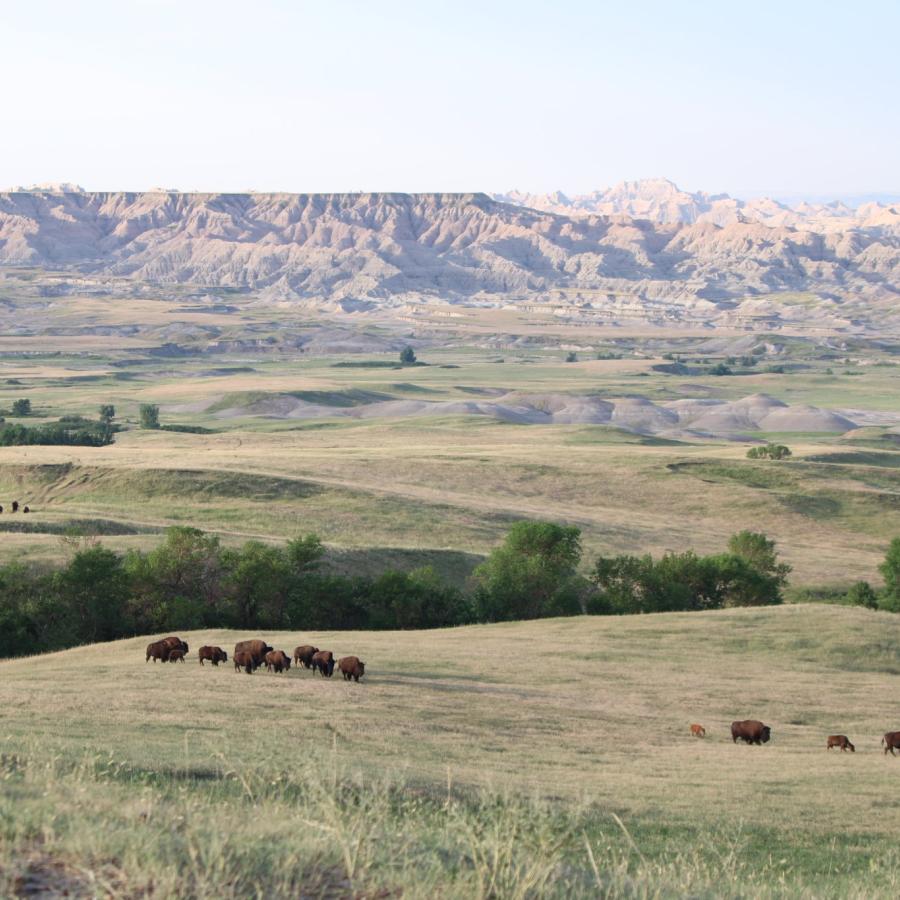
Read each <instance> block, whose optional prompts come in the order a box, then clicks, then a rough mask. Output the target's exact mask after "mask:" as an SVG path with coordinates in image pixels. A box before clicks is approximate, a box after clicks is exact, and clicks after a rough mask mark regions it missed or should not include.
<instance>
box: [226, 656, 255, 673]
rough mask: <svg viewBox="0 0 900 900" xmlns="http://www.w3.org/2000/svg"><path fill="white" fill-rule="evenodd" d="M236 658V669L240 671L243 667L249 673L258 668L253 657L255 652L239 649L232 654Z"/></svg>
mask: <svg viewBox="0 0 900 900" xmlns="http://www.w3.org/2000/svg"><path fill="white" fill-rule="evenodd" d="M232 659H233V660H234V671H235V672H239V671H240V670H241V669H243V670H244V671H245V672H246V673H247V674H248V675H252V674H253V670H254V669H255V668H256V664H255V660H254V659H253V654H252V653H251V652H250V651H249V650H238V651H237V653H235V654H234V655H233V656H232Z"/></svg>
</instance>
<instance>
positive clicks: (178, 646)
mask: <svg viewBox="0 0 900 900" xmlns="http://www.w3.org/2000/svg"><path fill="white" fill-rule="evenodd" d="M160 643H161V644H165V645H166V646H167V647H169V648H171V649H172V650H184V652H185V653H187V652H188V645H187V641H183V640H182V639H181V638H180V637H176V636H175V635H174V634H172V635H169V637H166V638H163V639H162V640H161V641H160Z"/></svg>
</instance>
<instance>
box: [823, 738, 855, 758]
mask: <svg viewBox="0 0 900 900" xmlns="http://www.w3.org/2000/svg"><path fill="white" fill-rule="evenodd" d="M832 747H840V748H841V753H844V752H845V751H847V750H849V751H850V752H851V753H856V747H854V746H853V744H851V743H850V738H848V737H847V735H846V734H831V735H829V736H828V743H827V744H826V745H825V749H826V750H830V749H831V748H832Z"/></svg>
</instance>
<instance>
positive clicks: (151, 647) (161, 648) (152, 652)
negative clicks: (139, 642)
mask: <svg viewBox="0 0 900 900" xmlns="http://www.w3.org/2000/svg"><path fill="white" fill-rule="evenodd" d="M171 650H172V648H171V647H170V646H169V645H168V644H167V643H166V642H165V641H154V642H153V643H152V644H147V659H145V660H144V662H149V661H150V660H151V659H152V660H153V662H156V661H157V660H159V661H160V662H168V659H169V652H170V651H171Z"/></svg>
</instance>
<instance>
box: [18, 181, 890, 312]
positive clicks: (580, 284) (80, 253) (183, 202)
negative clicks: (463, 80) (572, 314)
mask: <svg viewBox="0 0 900 900" xmlns="http://www.w3.org/2000/svg"><path fill="white" fill-rule="evenodd" d="M704 196H706V195H704ZM660 202H661V201H660ZM698 202H699V201H698ZM704 202H708V203H710V204H713V205H715V203H719V202H720V200H718V199H716V198H708V200H706V201H704ZM721 202H725V201H721ZM666 204H668V205H666ZM666 204H663V206H664V207H665V208H663V206H660V204H657V205H656V206H654V207H653V208H652V209H646V210H645V209H644V208H643V207H635V209H634V212H636V213H638V214H640V215H643V214H644V213H646V214H648V215H650V214H652V215H655V216H657V217H658V218H660V219H671V218H673V217H677V216H682V217H683V218H688V219H690V218H691V217H693V218H694V219H695V220H694V221H690V222H684V221H680V220H679V221H668V220H667V221H657V222H653V221H649V220H646V219H643V218H633V217H631V216H625V215H620V214H616V215H595V214H593V212H589V213H588V214H578V215H560V214H558V213H557V212H548V211H541V210H536V209H532V208H529V207H524V206H515V205H512V204H510V203H502V202H498V201H496V200H492V199H491V198H489V197H487V196H486V195H484V194H412V195H411V194H299V195H298V194H179V193H167V192H146V193H85V192H79V191H74V190H73V191H50V190H36V191H19V192H6V193H0V266H29V267H43V268H47V269H71V270H75V271H77V272H79V273H82V274H85V273H87V274H90V273H95V274H98V275H103V276H119V277H123V278H127V279H130V280H133V281H134V282H150V283H156V284H181V283H191V284H196V285H208V286H234V287H239V288H248V289H252V290H254V291H256V292H259V293H260V296H262V297H263V298H264V299H267V300H271V301H286V302H296V301H298V300H303V301H308V300H311V299H317V300H327V301H329V302H332V303H333V304H334V305H335V308H336V309H338V308H339V309H342V310H345V311H348V310H349V311H364V310H367V309H370V308H373V307H372V303H373V302H374V306H375V308H377V307H381V306H384V305H391V304H396V305H399V304H401V303H404V302H406V301H408V300H410V299H419V300H420V299H428V298H440V299H442V300H449V301H450V302H457V301H461V300H462V301H466V302H476V303H480V304H483V305H502V304H504V303H508V302H511V301H512V302H520V301H523V300H527V299H528V298H531V297H538V298H542V301H548V300H552V301H553V302H562V303H567V304H570V305H574V306H581V307H583V308H604V307H606V306H609V305H611V304H612V305H614V304H616V303H619V302H621V301H622V298H623V297H625V298H628V302H633V303H636V304H638V305H639V306H640V305H641V304H649V305H650V306H651V307H652V305H653V304H654V303H657V304H658V307H657V309H656V312H655V313H654V314H655V315H658V316H659V317H661V318H663V319H664V318H666V317H667V316H669V315H670V312H671V310H672V309H674V308H681V309H689V310H690V311H691V314H692V315H693V316H694V317H695V318H696V319H698V320H702V321H706V320H710V319H714V318H715V317H716V316H717V315H719V314H720V313H727V312H728V311H729V310H731V309H733V308H734V307H735V305H736V303H738V302H744V301H746V299H747V298H748V297H750V298H753V297H757V298H759V297H760V295H777V294H778V293H780V292H806V293H809V294H812V295H815V296H812V297H811V298H808V299H807V300H802V301H801V302H800V303H799V304H797V305H795V307H794V313H793V314H795V315H796V316H800V317H803V316H807V317H808V316H810V300H811V301H812V302H813V303H814V305H815V304H816V303H821V304H824V307H825V313H827V315H829V316H832V317H833V318H834V319H835V322H837V323H838V325H840V326H842V327H850V326H851V325H852V324H853V320H854V317H857V316H858V315H860V313H859V312H858V311H857V312H853V311H851V308H850V307H848V309H847V310H846V311H845V310H844V309H843V307H842V304H844V303H845V301H846V300H847V299H848V298H849V299H853V298H856V297H858V298H862V299H864V300H865V305H864V309H863V312H862V315H864V316H865V315H868V314H869V313H870V312H871V311H872V310H873V309H875V308H877V306H878V304H879V303H883V304H884V306H885V308H887V309H888V310H890V311H892V310H893V309H894V307H895V306H896V300H897V297H898V290H900V236H898V233H896V232H895V230H894V224H893V220H894V218H896V214H895V212H892V211H885V212H884V216H885V217H886V222H885V224H883V225H880V226H878V227H876V226H874V225H873V226H871V227H869V226H866V227H862V226H857V225H853V226H852V227H847V228H845V229H842V230H834V231H815V230H809V229H805V228H804V229H800V228H797V227H795V226H793V225H790V224H778V225H773V224H765V223H762V222H759V221H749V220H744V219H743V218H742V219H741V220H740V221H732V222H729V223H727V224H718V223H716V222H715V221H712V220H710V219H704V218H703V216H694V214H693V212H690V210H688V211H683V210H682V203H681V200H680V199H677V198H675V199H672V200H671V202H669V201H666ZM679 210H682V212H679ZM577 212H579V213H582V212H584V210H577ZM751 302H757V301H751ZM769 302H770V301H769V300H767V299H765V298H763V300H762V303H763V305H762V306H760V307H757V308H754V309H752V310H751V312H750V314H751V315H752V316H755V317H757V318H760V319H764V320H765V319H767V318H768V319H771V318H772V317H773V316H775V317H777V316H778V315H781V314H783V310H781V309H780V308H776V307H772V306H767V305H766V304H768V303H769ZM648 308H649V307H648ZM821 313H822V310H817V311H816V312H815V317H818V318H821Z"/></svg>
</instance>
